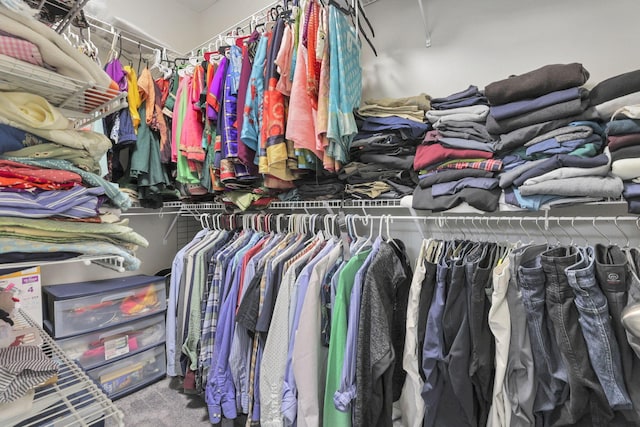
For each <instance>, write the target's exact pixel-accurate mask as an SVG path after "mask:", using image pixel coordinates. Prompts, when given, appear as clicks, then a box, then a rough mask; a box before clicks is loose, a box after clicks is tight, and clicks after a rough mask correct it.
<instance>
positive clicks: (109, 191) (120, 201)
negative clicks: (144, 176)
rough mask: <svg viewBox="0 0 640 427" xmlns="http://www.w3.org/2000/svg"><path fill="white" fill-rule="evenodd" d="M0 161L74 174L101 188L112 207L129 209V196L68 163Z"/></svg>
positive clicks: (27, 159)
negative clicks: (61, 170)
mask: <svg viewBox="0 0 640 427" xmlns="http://www.w3.org/2000/svg"><path fill="white" fill-rule="evenodd" d="M0 158H1V159H4V160H11V161H13V162H18V163H22V164H25V165H30V166H37V167H40V168H43V169H63V170H67V171H71V172H75V173H77V174H78V175H80V176H81V177H82V182H83V183H84V184H86V185H88V186H90V187H102V188H104V193H105V194H106V195H107V197H109V199H110V200H111V201H112V202H113V204H114V205H116V206H117V207H119V208H121V209H128V208H130V207H131V199H130V198H129V196H127V195H126V194H124V193H123V192H121V191H120V190H119V189H118V187H116V186H115V185H114V184H112V183H110V182H109V181H107V180H105V179H104V178H102V177H100V176H98V175H96V174H94V173H91V172H87V171H84V170H82V169H79V168H77V167H75V166H74V165H72V164H71V163H69V162H68V161H66V160H59V159H31V158H28V157H11V156H0Z"/></svg>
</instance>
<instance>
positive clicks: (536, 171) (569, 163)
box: [500, 153, 610, 187]
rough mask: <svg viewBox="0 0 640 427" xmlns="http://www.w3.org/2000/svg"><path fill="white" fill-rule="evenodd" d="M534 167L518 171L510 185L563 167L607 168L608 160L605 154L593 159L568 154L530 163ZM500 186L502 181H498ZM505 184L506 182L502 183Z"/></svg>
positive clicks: (519, 184) (518, 183)
mask: <svg viewBox="0 0 640 427" xmlns="http://www.w3.org/2000/svg"><path fill="white" fill-rule="evenodd" d="M531 163H534V165H530V167H527V168H521V169H519V170H518V172H519V174H518V175H517V176H514V177H513V179H512V180H511V183H512V184H513V185H515V186H516V187H519V186H521V185H522V184H523V183H524V182H525V181H527V180H528V179H531V178H534V177H537V176H540V175H544V174H546V173H547V172H551V171H554V170H556V169H560V168H563V167H573V168H595V167H600V166H607V167H608V165H609V163H610V159H609V157H608V156H607V154H604V153H603V154H600V155H598V156H595V157H579V156H573V155H570V154H557V155H554V156H552V157H550V158H548V159H542V160H540V161H536V162H531ZM500 182H501V184H502V183H503V181H502V180H501V181H500ZM504 183H505V184H506V181H505V182H504Z"/></svg>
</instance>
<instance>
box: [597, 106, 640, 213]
mask: <svg viewBox="0 0 640 427" xmlns="http://www.w3.org/2000/svg"><path fill="white" fill-rule="evenodd" d="M617 118H618V120H612V121H610V122H609V123H607V125H606V128H605V132H606V136H607V148H608V149H609V151H610V152H611V173H612V174H613V175H614V176H616V177H618V178H620V179H621V180H623V181H624V191H623V193H622V194H623V196H624V198H625V200H626V201H627V205H628V210H629V212H630V213H640V120H639V119H634V118H628V117H627V116H624V115H620V116H617Z"/></svg>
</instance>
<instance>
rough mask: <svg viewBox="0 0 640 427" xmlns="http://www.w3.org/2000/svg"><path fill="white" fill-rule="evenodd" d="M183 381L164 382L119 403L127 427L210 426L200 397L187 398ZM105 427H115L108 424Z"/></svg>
mask: <svg viewBox="0 0 640 427" xmlns="http://www.w3.org/2000/svg"><path fill="white" fill-rule="evenodd" d="M179 383H180V380H178V379H172V378H169V377H167V378H165V379H163V380H161V381H158V382H157V383H155V384H152V385H150V386H149V387H146V388H143V389H142V390H139V391H137V392H135V393H132V394H130V395H128V396H125V397H123V398H122V399H118V400H116V401H115V402H114V403H115V405H116V406H117V407H118V409H120V410H121V411H122V412H123V413H124V422H125V426H127V427H130V426H131V427H175V426H189V427H198V426H203V427H204V426H211V423H210V422H209V415H208V413H207V405H206V404H205V402H204V400H203V399H202V398H201V397H199V396H192V395H188V394H184V393H183V392H182V391H181V390H180V389H179ZM106 427H114V426H113V425H109V424H107V426H106Z"/></svg>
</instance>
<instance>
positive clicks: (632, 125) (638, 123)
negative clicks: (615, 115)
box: [605, 118, 640, 136]
mask: <svg viewBox="0 0 640 427" xmlns="http://www.w3.org/2000/svg"><path fill="white" fill-rule="evenodd" d="M605 133H606V134H607V136H619V135H628V134H634V133H640V120H635V119H625V118H620V119H616V120H611V121H610V122H607V125H606V128H605Z"/></svg>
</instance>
